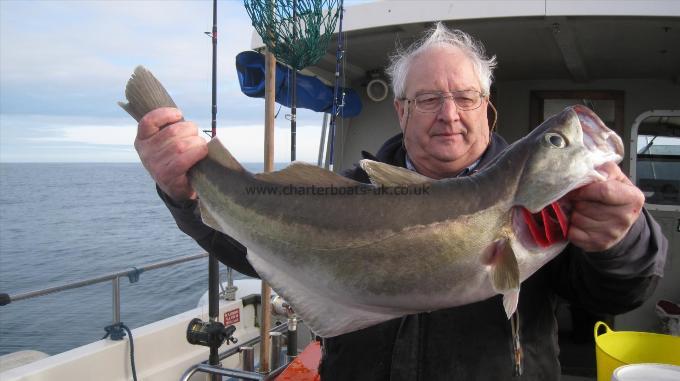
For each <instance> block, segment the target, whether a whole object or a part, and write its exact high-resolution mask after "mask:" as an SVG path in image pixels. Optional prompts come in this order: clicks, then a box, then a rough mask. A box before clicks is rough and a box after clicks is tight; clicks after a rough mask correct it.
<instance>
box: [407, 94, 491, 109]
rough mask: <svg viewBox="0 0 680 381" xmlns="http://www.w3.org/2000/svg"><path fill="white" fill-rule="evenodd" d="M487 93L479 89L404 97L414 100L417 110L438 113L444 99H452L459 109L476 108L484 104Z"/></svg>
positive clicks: (409, 100) (410, 100) (408, 100)
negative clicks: (483, 100)
mask: <svg viewBox="0 0 680 381" xmlns="http://www.w3.org/2000/svg"><path fill="white" fill-rule="evenodd" d="M484 97H485V95H484V94H483V93H481V92H479V91H477V90H461V91H453V92H433V93H422V94H418V95H416V96H415V98H413V99H404V100H405V101H407V102H413V103H414V105H415V108H416V110H418V111H420V112H424V113H437V112H439V110H441V109H442V105H444V100H446V99H451V100H453V102H454V103H455V104H456V107H458V109H459V110H462V111H469V110H474V109H476V108H478V107H479V106H481V105H482V99H484Z"/></svg>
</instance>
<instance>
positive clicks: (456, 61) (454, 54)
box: [394, 46, 489, 179]
mask: <svg viewBox="0 0 680 381" xmlns="http://www.w3.org/2000/svg"><path fill="white" fill-rule="evenodd" d="M460 90H476V91H480V92H481V88H480V84H479V81H478V80H477V76H476V75H475V72H474V69H473V66H472V62H471V60H470V59H469V58H468V57H467V56H466V55H465V54H464V53H463V52H462V51H461V50H460V49H458V48H454V47H450V46H437V47H433V48H431V49H429V50H426V51H425V52H423V53H421V54H420V55H419V56H417V57H416V58H415V59H414V60H413V61H412V62H411V66H410V69H409V71H408V74H407V76H406V98H408V99H413V98H414V97H415V96H417V95H418V94H422V93H427V92H453V91H460ZM487 102H488V101H487V99H486V98H485V99H484V100H483V101H482V104H481V106H479V107H478V108H476V109H474V110H468V111H462V110H459V109H458V107H457V106H456V105H455V103H454V102H453V101H452V100H451V99H447V100H445V101H444V104H443V105H442V108H441V110H439V112H437V113H422V112H420V111H418V110H416V109H415V107H414V104H413V102H410V103H407V102H406V101H400V100H397V101H395V102H394V106H395V108H396V110H397V116H398V117H399V124H400V125H401V129H402V131H403V132H404V144H405V146H406V150H407V152H408V156H409V158H410V159H411V161H412V162H413V164H414V165H415V167H416V169H417V170H418V172H420V173H421V174H423V175H425V176H428V177H431V178H435V179H439V178H444V177H450V176H453V175H456V174H457V173H458V172H460V171H462V170H463V169H464V168H466V167H468V166H469V165H471V164H472V163H474V162H475V161H476V160H477V159H478V158H479V157H480V156H481V155H482V153H484V150H486V147H487V145H488V144H489V124H488V121H487V118H486V108H487Z"/></svg>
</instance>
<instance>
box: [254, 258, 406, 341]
mask: <svg viewBox="0 0 680 381" xmlns="http://www.w3.org/2000/svg"><path fill="white" fill-rule="evenodd" d="M247 258H248V261H249V262H250V264H251V265H252V266H253V268H254V269H255V270H256V271H257V273H258V275H260V277H261V278H262V279H265V280H266V281H267V283H268V284H269V285H270V286H271V287H272V289H273V290H274V291H276V293H277V294H279V295H281V296H282V297H283V298H284V299H285V300H286V302H288V303H289V304H290V305H291V306H292V307H293V310H294V311H295V312H296V314H297V315H298V316H300V317H301V318H302V320H303V321H304V322H305V325H307V326H308V327H309V328H310V329H311V330H312V331H313V332H314V333H315V334H317V335H319V336H321V337H334V336H338V335H342V334H344V333H348V332H352V331H356V330H359V329H362V328H366V327H370V326H372V325H375V324H378V323H382V322H385V321H387V320H391V319H395V318H397V317H399V316H403V315H407V314H409V313H413V311H398V310H392V309H379V308H377V307H375V306H373V307H369V306H363V305H360V304H358V303H353V302H352V301H351V300H348V299H347V298H345V297H343V296H340V295H338V294H337V293H336V291H335V290H332V289H330V288H328V287H327V286H325V285H324V284H323V283H316V284H312V283H311V282H310V280H309V279H306V280H305V282H304V283H303V282H301V281H300V279H304V277H307V278H308V276H306V275H304V274H302V273H301V271H300V266H299V264H295V263H285V262H283V261H279V260H277V259H276V258H264V257H263V256H261V255H259V254H258V253H257V252H255V251H254V250H251V248H248V256H247ZM305 283H306V285H305Z"/></svg>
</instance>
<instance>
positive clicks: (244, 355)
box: [241, 346, 255, 372]
mask: <svg viewBox="0 0 680 381" xmlns="http://www.w3.org/2000/svg"><path fill="white" fill-rule="evenodd" d="M241 360H242V361H243V370H244V371H246V372H254V371H255V348H254V347H250V346H247V347H246V346H242V347H241Z"/></svg>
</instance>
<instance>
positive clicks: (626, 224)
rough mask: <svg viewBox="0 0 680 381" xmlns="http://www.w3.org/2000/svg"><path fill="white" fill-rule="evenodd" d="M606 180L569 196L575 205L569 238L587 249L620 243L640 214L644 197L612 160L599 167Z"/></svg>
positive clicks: (599, 249) (575, 191)
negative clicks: (605, 175)
mask: <svg viewBox="0 0 680 381" xmlns="http://www.w3.org/2000/svg"><path fill="white" fill-rule="evenodd" d="M598 170H599V171H600V172H601V173H606V174H607V180H605V181H599V182H595V183H591V184H588V185H586V186H583V187H581V188H578V189H576V190H574V191H572V192H570V193H569V194H568V195H567V198H568V199H569V200H570V201H571V202H572V204H573V210H572V213H571V225H570V227H569V233H568V238H569V240H570V241H571V243H573V244H574V245H576V246H578V247H580V248H581V249H583V250H585V251H591V252H593V251H603V250H607V249H609V248H611V247H612V246H614V245H616V244H617V243H619V242H620V241H621V240H622V239H623V237H624V236H625V235H626V233H628V230H630V227H631V226H633V223H635V221H636V220H637V218H638V217H639V216H640V212H641V210H642V206H643V205H644V203H645V196H644V195H643V194H642V192H641V191H640V189H638V188H637V187H636V186H635V185H633V183H632V182H631V181H630V180H629V179H628V177H626V175H624V174H623V172H621V169H620V168H619V167H618V166H617V165H616V164H614V163H613V162H608V163H605V164H603V165H602V166H600V167H599V168H598Z"/></svg>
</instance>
